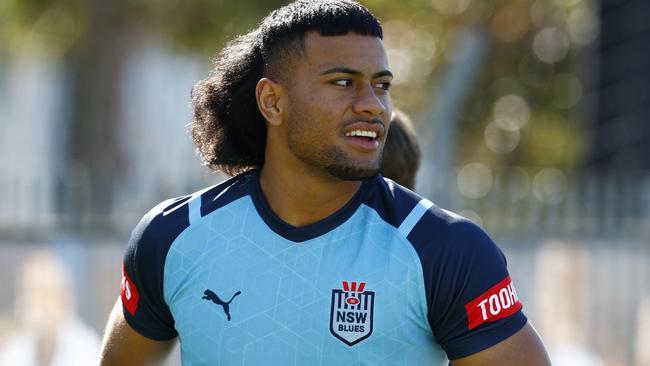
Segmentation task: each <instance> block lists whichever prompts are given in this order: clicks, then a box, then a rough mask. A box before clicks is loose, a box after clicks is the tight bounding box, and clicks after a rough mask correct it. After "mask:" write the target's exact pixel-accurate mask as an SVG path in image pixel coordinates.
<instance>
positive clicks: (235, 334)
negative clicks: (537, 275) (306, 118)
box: [122, 171, 526, 365]
mask: <svg viewBox="0 0 650 366" xmlns="http://www.w3.org/2000/svg"><path fill="white" fill-rule="evenodd" d="M123 268H124V271H123V272H124V278H123V282H122V302H123V305H124V315H125V317H126V319H127V321H128V322H129V324H130V325H131V326H132V327H133V328H134V329H135V330H136V331H138V332H139V333H141V334H142V335H144V336H146V337H149V338H152V339H157V340H163V339H172V338H174V337H176V336H178V337H179V340H180V344H181V354H182V362H183V364H184V365H447V362H448V361H447V360H448V357H449V358H452V359H453V358H458V357H463V356H466V355H469V354H472V353H475V352H478V351H480V350H482V349H485V348H487V347H489V346H491V345H493V344H496V343H498V342H500V341H501V340H503V339H505V338H507V337H509V336H510V335H512V334H514V333H515V332H516V331H517V330H519V329H520V328H521V327H522V326H523V325H524V324H525V323H526V318H525V316H524V315H523V313H522V312H521V310H520V309H521V304H520V303H519V301H518V299H517V298H516V293H515V292H514V287H513V286H512V283H511V282H510V280H509V277H508V274H507V271H506V267H505V260H504V258H503V255H502V254H501V252H500V251H499V250H498V249H497V248H496V246H495V245H494V244H493V243H492V241H491V240H490V239H489V238H488V237H487V236H486V235H485V234H484V233H483V231H482V230H481V229H479V228H478V227H477V226H475V225H474V224H472V223H471V222H469V221H467V220H465V219H463V218H461V217H459V216H456V215H454V214H451V213H449V212H446V211H444V210H441V209H439V208H437V207H436V206H434V205H433V204H432V203H431V202H429V201H427V200H424V199H422V198H420V197H418V196H417V195H415V194H414V193H412V192H410V191H408V190H406V189H404V188H402V187H400V186H398V185H396V184H395V183H393V182H391V181H388V180H384V179H382V178H381V177H377V178H374V179H370V180H368V181H365V182H363V184H362V186H361V188H360V189H359V191H358V193H357V194H356V195H355V197H354V198H353V199H352V200H351V201H350V202H349V203H348V204H347V205H346V206H345V207H343V208H342V209H340V210H339V211H338V212H336V213H334V214H333V215H331V216H330V217H328V218H326V219H324V220H322V221H320V222H317V223H315V224H312V225H308V226H304V227H293V226H290V225H288V224H286V223H284V222H283V221H282V220H281V219H279V218H278V217H277V216H276V215H275V214H273V212H272V211H271V210H270V208H269V207H268V204H267V203H266V201H265V199H264V197H263V195H262V193H261V190H260V187H259V172H258V171H253V172H249V173H246V174H243V175H240V176H238V177H235V178H233V179H231V180H229V181H227V182H224V183H222V184H220V185H218V186H215V187H212V188H210V189H207V190H204V191H201V192H198V193H196V194H194V195H191V196H186V197H181V198H177V199H174V200H170V201H166V202H164V203H162V204H161V205H159V206H157V207H156V208H154V209H153V210H152V211H151V212H150V213H149V214H147V215H146V216H145V217H144V218H143V220H142V221H141V222H140V224H139V225H138V226H137V227H136V229H135V230H134V232H133V235H132V238H131V242H130V244H129V248H128V250H127V252H126V255H125V260H124V267H123ZM508 286H509V287H508ZM503 289H505V290H504V291H505V292H504V291H502V290H503ZM508 289H511V290H510V292H508V291H507V290H508ZM497 307H498V309H497Z"/></svg>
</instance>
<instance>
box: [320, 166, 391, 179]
mask: <svg viewBox="0 0 650 366" xmlns="http://www.w3.org/2000/svg"><path fill="white" fill-rule="evenodd" d="M327 172H328V173H329V174H331V175H332V176H334V177H336V178H339V179H341V180H366V179H370V178H374V177H376V176H377V175H378V174H379V168H378V167H363V166H350V165H329V166H327Z"/></svg>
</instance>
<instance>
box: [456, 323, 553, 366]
mask: <svg viewBox="0 0 650 366" xmlns="http://www.w3.org/2000/svg"><path fill="white" fill-rule="evenodd" d="M451 364H452V365H454V366H488V365H502V366H517V365H529V366H547V365H551V361H550V360H549V358H548V355H547V354H546V350H545V349H544V344H543V343H542V341H541V339H540V338H539V336H538V335H537V332H535V329H533V327H532V326H531V325H530V324H529V323H527V324H526V325H525V326H524V327H523V328H522V329H521V330H519V331H518V332H517V333H515V334H514V335H512V336H511V337H509V338H507V339H505V340H503V341H502V342H500V343H497V344H495V345H494V346H492V347H489V348H487V349H484V350H483V351H480V352H478V353H475V354H472V355H469V356H467V357H463V358H459V359H457V360H452V361H451Z"/></svg>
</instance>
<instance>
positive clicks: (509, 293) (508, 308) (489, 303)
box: [465, 276, 521, 330]
mask: <svg viewBox="0 0 650 366" xmlns="http://www.w3.org/2000/svg"><path fill="white" fill-rule="evenodd" d="M519 309H521V303H520V302H519V298H518V297H517V291H515V286H514V285H513V284H512V280H511V279H510V276H508V277H506V278H505V279H504V280H503V281H501V282H499V283H497V284H496V285H494V286H492V287H491V288H490V289H489V290H487V291H485V293H483V295H481V296H479V297H477V298H475V299H474V300H472V301H470V302H469V303H467V304H466V305H465V311H466V312H467V327H468V328H469V329H470V330H471V329H474V328H476V327H478V326H479V325H481V324H483V323H487V322H493V321H495V320H499V319H503V318H505V317H508V316H510V315H512V314H514V313H516V312H517V311H519Z"/></svg>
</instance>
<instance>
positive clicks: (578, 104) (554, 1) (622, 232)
mask: <svg viewBox="0 0 650 366" xmlns="http://www.w3.org/2000/svg"><path fill="white" fill-rule="evenodd" d="M285 3H286V2H285V1H276V0H271V1H268V0H267V1H261V0H258V1H237V2H226V1H218V0H215V1H206V0H197V1H190V2H182V1H178V0H155V1H154V0H134V1H124V0H117V1H100V0H59V1H48V0H0V273H2V279H3V281H2V285H0V286H1V287H0V314H4V315H3V316H0V364H2V360H3V359H2V356H1V355H2V352H3V351H2V350H3V349H5V350H6V349H11V347H13V345H14V343H15V342H14V340H15V337H16V334H23V333H24V332H25V331H26V329H32V328H34V327H35V328H34V329H40V328H38V327H37V326H35V325H34V324H35V321H34V320H33V319H32V321H31V322H29V321H26V320H25V315H24V314H22V312H21V311H20V309H21V308H23V307H24V302H21V301H23V300H20V299H21V298H22V297H24V296H27V295H24V294H23V292H24V291H23V290H21V286H28V285H25V283H24V282H25V281H22V279H24V278H28V277H29V278H31V277H30V276H29V275H24V276H23V275H22V274H23V273H25V271H28V270H27V269H29V268H36V270H35V271H36V273H37V274H35V275H33V276H32V277H35V278H36V279H38V278H43V277H51V278H54V277H55V276H53V275H52V276H50V275H48V274H47V273H48V272H43V273H40V274H39V272H38V268H50V267H51V268H59V267H56V263H59V265H60V267H61V268H60V269H56V270H55V269H51V271H54V272H55V273H58V272H60V277H61V278H63V279H62V280H61V281H59V282H61V283H63V284H65V286H67V287H68V288H69V289H68V290H63V289H59V290H57V291H59V292H58V293H59V295H56V296H54V297H53V299H54V298H56V297H57V296H59V297H66V298H73V299H74V301H70V303H74V304H76V305H68V306H67V307H68V308H70V309H73V308H74V309H76V310H75V311H76V314H77V315H76V316H77V317H78V320H80V321H83V323H85V324H88V325H89V327H90V328H89V331H90V332H95V333H96V334H99V333H100V332H101V331H102V326H103V324H104V322H105V321H106V319H107V315H108V311H109V309H110V306H111V305H112V303H113V302H114V300H115V298H116V296H117V294H118V286H119V281H120V260H121V259H120V258H121V253H122V250H123V249H124V246H125V245H126V241H127V239H128V235H129V233H130V230H131V229H132V228H133V227H134V225H135V224H136V223H137V221H138V220H139V218H140V217H141V216H142V215H143V214H144V213H145V212H146V211H148V210H149V209H150V208H151V207H153V206H154V205H155V204H157V203H158V202H160V201H162V200H163V199H166V198H168V197H172V196H178V195H182V194H187V193H190V192H193V191H196V190H198V189H200V188H202V187H204V186H207V185H212V184H214V183H217V182H219V181H220V180H222V179H224V176H223V175H220V174H215V173H211V172H209V171H207V170H206V169H205V168H203V167H201V166H200V161H199V158H198V157H197V156H196V154H195V153H194V149H193V146H192V144H191V141H190V138H189V136H188V134H187V129H186V124H187V123H188V122H189V120H190V118H191V105H190V98H189V93H190V89H191V87H192V85H193V84H194V83H195V82H197V81H198V80H200V79H202V78H204V77H206V76H207V73H208V72H209V69H210V65H211V64H210V59H211V58H212V57H213V56H214V55H216V53H217V51H218V50H219V49H220V48H221V47H223V45H224V44H225V42H226V41H227V40H228V39H231V38H232V37H233V36H234V35H237V34H240V33H242V32H245V31H247V30H249V29H251V28H253V27H255V26H256V24H257V23H258V22H259V20H260V19H261V17H263V16H264V15H265V14H267V13H268V12H269V11H270V10H272V9H275V8H277V7H279V6H281V5H283V4H285ZM362 3H363V4H364V5H366V6H367V7H368V8H370V9H371V10H372V11H373V12H374V13H375V15H377V17H378V18H379V19H380V20H381V21H382V24H383V27H384V34H385V39H384V42H385V46H386V48H387V51H388V55H389V62H390V65H391V69H392V70H393V73H394V74H395V75H396V79H395V82H394V87H393V88H392V89H391V94H392V96H393V101H394V104H395V106H396V107H399V108H400V109H402V110H404V111H406V112H407V113H408V114H409V115H411V117H412V118H413V121H414V123H415V127H416V130H417V131H418V135H419V137H420V142H421V145H422V149H423V152H424V156H423V164H422V169H421V171H420V174H419V175H418V181H417V187H416V190H417V191H419V192H420V193H421V194H423V195H425V196H427V197H429V198H431V199H432V200H433V201H434V202H436V203H437V204H439V205H440V206H442V207H445V208H449V209H451V210H454V211H456V212H460V213H462V214H463V215H465V216H467V217H469V218H471V219H473V220H474V221H476V222H477V223H479V224H481V225H482V226H483V227H484V228H485V229H486V230H487V231H488V232H489V233H490V234H491V235H492V236H493V237H494V238H495V239H496V241H497V243H498V244H499V245H500V246H501V247H502V249H503V250H504V251H505V252H506V254H507V256H508V259H509V266H510V270H511V272H512V274H513V278H514V279H515V282H517V283H518V288H519V292H521V295H522V296H521V297H522V298H523V300H524V304H525V311H526V313H527V315H528V316H529V317H530V319H531V320H532V322H533V324H534V325H536V326H537V327H538V329H539V330H540V332H541V333H542V336H543V338H544V340H545V341H546V343H547V346H548V348H549V350H550V351H551V354H552V356H553V358H554V361H555V362H554V364H558V365H564V364H566V365H583V364H584V365H601V364H602V365H650V352H648V351H647V350H644V347H641V345H646V346H647V345H648V344H650V331H648V329H650V316H648V315H647V314H649V313H650V285H649V283H650V281H649V280H650V270H649V269H648V268H649V266H648V264H649V263H650V239H649V238H650V228H649V225H648V224H650V175H648V169H650V124H649V123H648V122H647V120H648V118H649V117H650V89H649V88H648V85H650V68H649V67H648V66H650V22H649V21H648V20H647V19H650V2H648V1H646V0H601V1H597V0H494V1H485V0H457V1H447V0H405V1H387V0H386V1H384V0H368V1H362ZM44 253H45V254H44ZM34 256H36V257H34ZM43 257H48V258H50V260H51V261H52V263H54V264H51V265H50V266H49V267H48V265H42V264H39V265H32V266H31V267H30V263H34V261H36V262H35V263H42V262H38V261H39V260H41V261H43V260H44V259H43ZM34 258H36V259H34ZM48 263H49V262H48ZM26 268H27V269H26ZM56 271H58V272H56ZM65 278H68V279H65ZM29 286H35V285H34V284H33V283H32V284H30V285H29ZM65 286H60V287H62V288H63V287H65ZM21 291H23V292H21ZM65 291H68V292H65ZM62 293H65V294H67V295H62ZM21 294H22V295H21ZM52 301H54V300H52ZM21 314H22V315H21ZM36 323H37V322H36ZM26 324H31V325H30V326H28V325H26ZM54 326H60V324H54V325H51V326H50V327H54ZM30 327H31V328H30ZM33 332H37V331H33ZM37 333H38V332H37ZM12 342H14V343H12ZM10 346H11V347H10ZM89 347H90V348H92V346H89ZM6 352H8V351H6ZM6 352H5V353H6ZM7 357H8V356H7ZM45 359H46V360H47V358H45ZM174 362H176V363H178V360H176V359H173V357H172V360H171V361H170V363H171V364H174ZM42 364H47V363H42Z"/></svg>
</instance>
